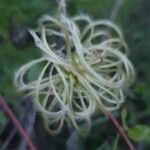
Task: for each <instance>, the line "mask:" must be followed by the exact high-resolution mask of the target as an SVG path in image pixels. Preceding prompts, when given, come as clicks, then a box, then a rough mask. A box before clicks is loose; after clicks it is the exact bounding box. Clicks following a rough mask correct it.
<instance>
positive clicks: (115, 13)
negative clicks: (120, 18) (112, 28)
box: [110, 0, 123, 21]
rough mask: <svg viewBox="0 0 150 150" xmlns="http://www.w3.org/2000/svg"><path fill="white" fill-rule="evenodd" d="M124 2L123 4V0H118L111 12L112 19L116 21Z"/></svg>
mask: <svg viewBox="0 0 150 150" xmlns="http://www.w3.org/2000/svg"><path fill="white" fill-rule="evenodd" d="M122 4H123V0H116V2H115V4H114V7H113V9H112V12H111V14H110V20H112V21H115V19H116V17H117V14H118V10H119V8H120V7H121V5H122Z"/></svg>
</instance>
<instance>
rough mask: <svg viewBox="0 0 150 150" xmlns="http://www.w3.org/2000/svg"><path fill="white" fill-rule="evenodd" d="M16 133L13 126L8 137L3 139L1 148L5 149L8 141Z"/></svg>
mask: <svg viewBox="0 0 150 150" xmlns="http://www.w3.org/2000/svg"><path fill="white" fill-rule="evenodd" d="M15 134H16V128H14V129H13V130H12V131H11V132H10V133H9V135H8V137H7V138H6V139H5V141H4V142H3V145H2V146H1V150H5V149H7V147H8V146H9V143H10V141H11V140H12V138H13V137H14V136H15Z"/></svg>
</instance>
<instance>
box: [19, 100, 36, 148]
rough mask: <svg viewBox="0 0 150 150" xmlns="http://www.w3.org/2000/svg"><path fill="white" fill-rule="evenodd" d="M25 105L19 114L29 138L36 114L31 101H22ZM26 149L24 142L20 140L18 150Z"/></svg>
mask: <svg viewBox="0 0 150 150" xmlns="http://www.w3.org/2000/svg"><path fill="white" fill-rule="evenodd" d="M24 103H25V105H24V106H22V108H21V110H22V111H21V114H22V119H21V122H22V124H23V127H24V129H25V130H26V133H27V134H28V135H29V136H30V135H31V133H32V130H33V125H34V122H35V117H36V112H35V109H34V107H33V104H32V101H26V99H25V100H24ZM25 149H26V143H25V141H24V140H21V142H20V144H19V148H18V150H25Z"/></svg>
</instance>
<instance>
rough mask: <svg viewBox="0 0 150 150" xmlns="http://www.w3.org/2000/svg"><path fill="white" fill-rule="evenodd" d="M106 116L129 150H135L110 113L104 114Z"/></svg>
mask: <svg viewBox="0 0 150 150" xmlns="http://www.w3.org/2000/svg"><path fill="white" fill-rule="evenodd" d="M106 115H107V116H108V117H109V119H110V120H111V121H112V122H113V124H114V125H115V127H116V129H117V130H118V132H119V134H120V135H121V136H122V138H123V139H124V141H125V142H126V143H127V145H128V147H129V150H135V148H134V146H133V145H132V143H131V141H130V140H129V139H128V137H127V135H126V133H125V132H124V130H123V128H122V127H121V126H120V124H119V123H118V121H117V120H116V118H115V117H114V116H113V115H112V113H110V112H106Z"/></svg>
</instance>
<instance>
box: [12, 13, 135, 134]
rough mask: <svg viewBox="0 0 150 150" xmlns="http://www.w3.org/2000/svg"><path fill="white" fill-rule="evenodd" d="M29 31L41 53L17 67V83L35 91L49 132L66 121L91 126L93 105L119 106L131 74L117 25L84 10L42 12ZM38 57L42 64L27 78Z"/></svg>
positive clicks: (79, 127) (31, 92) (105, 108)
mask: <svg viewBox="0 0 150 150" xmlns="http://www.w3.org/2000/svg"><path fill="white" fill-rule="evenodd" d="M30 33H31V35H32V36H33V38H34V40H35V44H36V46H37V47H38V48H39V49H40V50H41V52H42V53H41V58H38V59H35V60H33V61H31V62H29V63H27V64H25V65H23V66H22V67H21V68H20V69H19V70H18V71H17V72H16V75H15V85H16V86H17V87H18V88H19V90H23V91H28V95H31V96H32V97H33V99H34V102H35V105H36V107H37V110H38V111H40V112H41V113H42V115H43V117H44V119H45V125H46V127H47V128H48V130H49V131H50V133H51V134H57V133H58V132H60V131H61V129H62V126H63V123H64V122H65V121H66V122H67V123H68V124H69V126H71V125H73V127H75V129H76V130H77V131H78V132H80V131H81V130H82V129H88V130H89V129H90V126H91V116H92V115H93V114H94V113H95V112H96V111H97V110H102V111H113V110H116V109H118V108H119V107H120V105H121V104H122V102H123V101H124V94H123V93H124V91H125V89H126V88H127V87H128V86H130V85H131V84H132V82H133V80H134V76H135V75H134V68H133V66H132V64H131V62H130V60H129V59H128V58H127V51H128V49H127V45H126V42H125V40H124V37H123V35H122V32H121V30H120V29H119V28H118V26H116V25H115V24H113V23H112V22H110V21H108V20H96V21H94V20H92V19H91V18H89V17H88V16H85V15H79V16H76V17H73V18H69V17H67V16H66V15H61V16H60V17H51V16H43V17H42V18H41V19H40V20H39V22H38V28H37V29H35V30H30ZM40 63H45V66H44V67H43V68H42V69H41V72H39V76H38V78H37V80H35V81H33V82H25V81H24V76H25V74H26V73H28V71H29V69H32V68H33V67H34V66H35V65H36V64H40ZM81 122H83V124H81ZM54 126H55V128H54Z"/></svg>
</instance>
